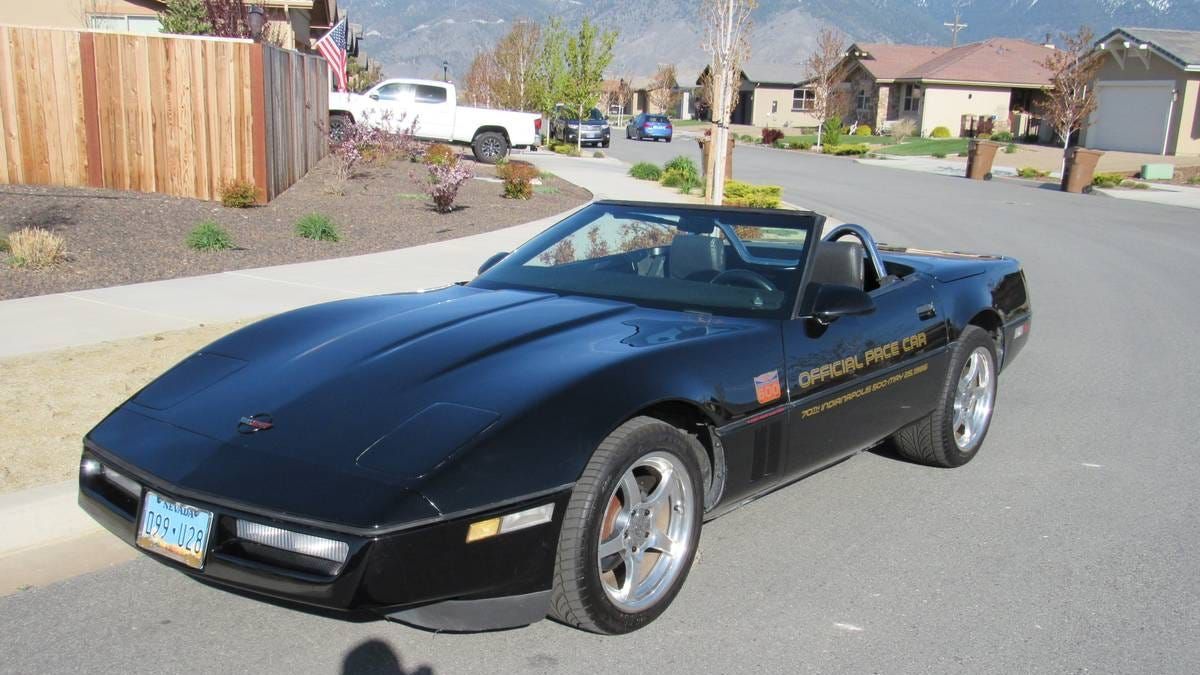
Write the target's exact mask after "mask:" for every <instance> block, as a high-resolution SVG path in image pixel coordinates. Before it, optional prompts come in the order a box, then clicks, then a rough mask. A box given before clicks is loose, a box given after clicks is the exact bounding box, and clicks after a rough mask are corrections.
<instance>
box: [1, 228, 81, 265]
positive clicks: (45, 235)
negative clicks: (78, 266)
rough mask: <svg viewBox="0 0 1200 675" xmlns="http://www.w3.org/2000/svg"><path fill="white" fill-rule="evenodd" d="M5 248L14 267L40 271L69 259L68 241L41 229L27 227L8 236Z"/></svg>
mask: <svg viewBox="0 0 1200 675" xmlns="http://www.w3.org/2000/svg"><path fill="white" fill-rule="evenodd" d="M5 247H6V248H7V249H8V251H9V254H10V256H11V257H10V259H9V263H10V264H11V265H12V266H13V267H27V268H29V269H40V268H42V267H50V266H52V265H57V264H59V263H61V262H63V261H64V260H66V259H67V252H66V249H67V241H66V240H65V239H63V238H62V236H60V235H57V234H54V233H53V232H51V231H50V230H47V229H44V228H41V227H25V228H21V229H20V230H17V231H16V232H13V233H12V234H10V235H8V239H7V240H6V243H5Z"/></svg>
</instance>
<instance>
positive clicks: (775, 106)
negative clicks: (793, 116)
mask: <svg viewBox="0 0 1200 675" xmlns="http://www.w3.org/2000/svg"><path fill="white" fill-rule="evenodd" d="M777 112H779V101H771V114H772V115H774V114H775V113H777Z"/></svg>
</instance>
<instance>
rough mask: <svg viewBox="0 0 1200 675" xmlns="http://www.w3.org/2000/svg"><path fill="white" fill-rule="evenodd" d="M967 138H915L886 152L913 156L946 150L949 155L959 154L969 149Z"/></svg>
mask: <svg viewBox="0 0 1200 675" xmlns="http://www.w3.org/2000/svg"><path fill="white" fill-rule="evenodd" d="M968 140H969V139H966V138H914V139H913V140H911V141H905V142H903V143H900V144H899V145H893V146H892V147H890V148H888V149H887V151H886V154H889V155H900V156H903V157H913V156H916V155H932V154H933V153H935V152H944V153H946V154H947V155H957V154H958V153H960V152H966V151H967V142H968Z"/></svg>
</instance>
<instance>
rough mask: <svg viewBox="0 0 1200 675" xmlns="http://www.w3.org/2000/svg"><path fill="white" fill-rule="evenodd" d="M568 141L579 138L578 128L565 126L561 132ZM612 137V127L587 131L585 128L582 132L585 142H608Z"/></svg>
mask: <svg viewBox="0 0 1200 675" xmlns="http://www.w3.org/2000/svg"><path fill="white" fill-rule="evenodd" d="M563 134H564V135H565V136H566V140H567V142H568V143H574V142H575V141H576V140H578V138H579V130H578V129H572V128H571V127H567V128H566V130H565V131H564V132H563ZM610 139H612V129H611V128H607V129H604V130H603V131H601V132H594V133H589V132H587V131H586V130H585V131H584V134H583V142H584V143H585V144H586V143H608V142H609V141H610Z"/></svg>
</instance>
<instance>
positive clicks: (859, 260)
mask: <svg viewBox="0 0 1200 675" xmlns="http://www.w3.org/2000/svg"><path fill="white" fill-rule="evenodd" d="M809 278H810V280H811V281H814V282H816V283H819V284H841V285H843V286H853V287H854V288H858V289H861V288H863V248H862V246H861V245H859V244H855V243H851V242H848V241H822V242H820V243H818V244H817V257H816V260H814V261H813V270H812V275H811V276H810V277H809Z"/></svg>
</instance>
